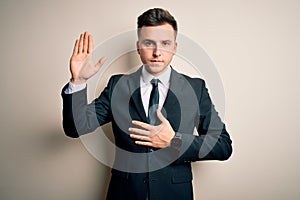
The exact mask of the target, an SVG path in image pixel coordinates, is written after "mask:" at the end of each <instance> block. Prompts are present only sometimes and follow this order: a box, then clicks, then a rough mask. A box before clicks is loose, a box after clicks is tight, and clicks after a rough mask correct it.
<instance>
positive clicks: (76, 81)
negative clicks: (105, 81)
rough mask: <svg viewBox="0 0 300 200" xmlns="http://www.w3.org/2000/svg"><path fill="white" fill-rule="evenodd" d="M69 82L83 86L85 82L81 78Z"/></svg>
mask: <svg viewBox="0 0 300 200" xmlns="http://www.w3.org/2000/svg"><path fill="white" fill-rule="evenodd" d="M70 82H71V83H72V84H74V85H77V84H84V83H86V80H85V79H81V78H73V77H72V78H71V79H70Z"/></svg>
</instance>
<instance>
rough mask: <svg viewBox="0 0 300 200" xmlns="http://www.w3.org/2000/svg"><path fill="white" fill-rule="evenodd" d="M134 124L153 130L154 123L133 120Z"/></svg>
mask: <svg viewBox="0 0 300 200" xmlns="http://www.w3.org/2000/svg"><path fill="white" fill-rule="evenodd" d="M132 124H133V125H135V126H139V127H141V128H143V129H146V130H151V129H152V125H150V124H147V123H144V122H141V121H135V120H133V121H132Z"/></svg>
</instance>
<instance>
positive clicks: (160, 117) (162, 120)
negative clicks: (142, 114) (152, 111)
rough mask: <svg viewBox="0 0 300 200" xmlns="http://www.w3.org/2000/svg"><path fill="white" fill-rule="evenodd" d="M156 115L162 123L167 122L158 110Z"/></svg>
mask: <svg viewBox="0 0 300 200" xmlns="http://www.w3.org/2000/svg"><path fill="white" fill-rule="evenodd" d="M156 115H157V118H158V119H159V120H160V121H161V122H162V123H163V122H165V121H168V120H167V119H166V118H165V117H164V116H163V114H162V113H161V111H160V110H157V112H156Z"/></svg>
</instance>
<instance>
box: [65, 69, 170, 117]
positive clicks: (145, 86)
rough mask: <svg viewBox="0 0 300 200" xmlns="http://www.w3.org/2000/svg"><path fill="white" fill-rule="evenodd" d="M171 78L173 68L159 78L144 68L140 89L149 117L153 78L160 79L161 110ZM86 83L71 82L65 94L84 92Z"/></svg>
mask: <svg viewBox="0 0 300 200" xmlns="http://www.w3.org/2000/svg"><path fill="white" fill-rule="evenodd" d="M170 77H171V67H170V66H168V67H167V69H166V71H165V72H164V73H163V74H161V75H160V76H158V77H154V76H153V75H152V74H150V73H149V72H147V71H146V70H145V67H143V68H142V74H141V78H140V89H141V98H142V103H143V106H144V110H145V113H146V116H148V107H149V99H150V93H151V90H152V84H151V83H150V81H151V80H152V79H153V78H157V79H159V82H158V91H159V108H162V107H163V104H164V102H165V100H166V97H167V93H168V90H169V86H170ZM86 85H87V84H86V83H83V84H73V83H71V82H69V86H68V87H67V88H66V89H65V91H64V92H65V94H72V93H74V92H78V91H80V90H83V89H84V88H85V87H86Z"/></svg>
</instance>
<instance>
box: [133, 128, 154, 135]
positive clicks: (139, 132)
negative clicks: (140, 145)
mask: <svg viewBox="0 0 300 200" xmlns="http://www.w3.org/2000/svg"><path fill="white" fill-rule="evenodd" d="M128 131H129V132H131V133H137V134H140V135H147V136H149V135H150V133H149V131H146V130H143V129H139V128H129V129H128Z"/></svg>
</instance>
